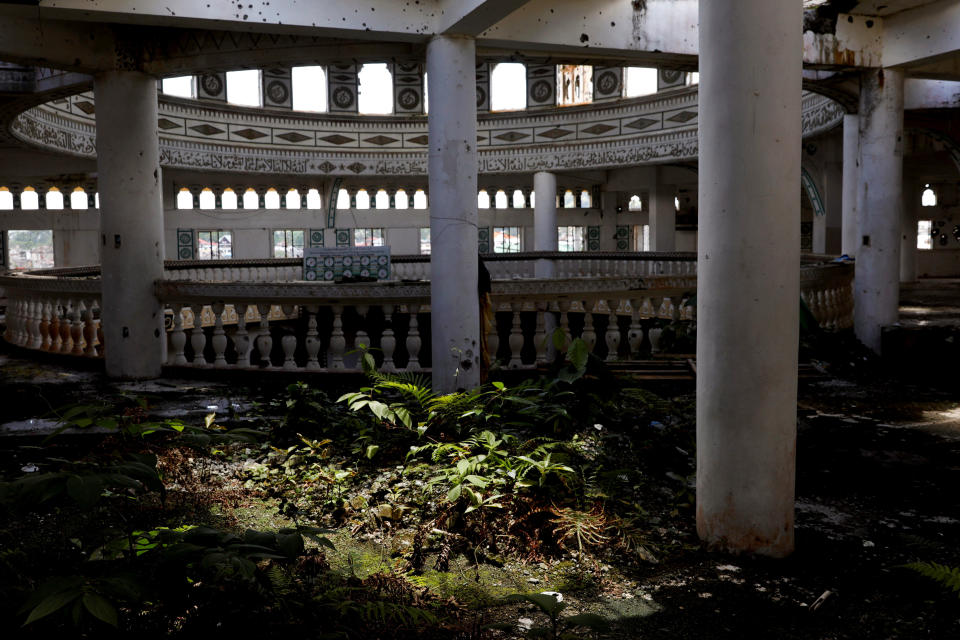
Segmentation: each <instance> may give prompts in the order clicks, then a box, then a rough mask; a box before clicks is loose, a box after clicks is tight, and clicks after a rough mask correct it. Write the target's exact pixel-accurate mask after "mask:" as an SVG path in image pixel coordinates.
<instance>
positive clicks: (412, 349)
mask: <svg viewBox="0 0 960 640" xmlns="http://www.w3.org/2000/svg"><path fill="white" fill-rule="evenodd" d="M407 309H408V310H409V311H410V329H409V330H408V331H407V353H409V354H410V361H409V362H408V363H407V371H420V329H419V324H418V323H417V312H418V311H420V305H418V304H408V305H407Z"/></svg>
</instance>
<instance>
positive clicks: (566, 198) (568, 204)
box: [563, 189, 577, 209]
mask: <svg viewBox="0 0 960 640" xmlns="http://www.w3.org/2000/svg"><path fill="white" fill-rule="evenodd" d="M576 206H577V197H576V196H575V195H573V191H571V190H570V189H567V190H566V191H565V192H564V193H563V208H564V209H573V208H574V207H576Z"/></svg>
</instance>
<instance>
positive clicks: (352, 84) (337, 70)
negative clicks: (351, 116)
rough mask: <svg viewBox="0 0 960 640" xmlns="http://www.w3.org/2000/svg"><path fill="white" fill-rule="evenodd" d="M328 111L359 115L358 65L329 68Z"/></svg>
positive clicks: (339, 65) (340, 65)
mask: <svg viewBox="0 0 960 640" xmlns="http://www.w3.org/2000/svg"><path fill="white" fill-rule="evenodd" d="M327 71H328V72H327V95H328V96H330V100H329V105H328V109H329V111H330V112H331V113H357V90H358V86H359V85H358V83H359V81H358V78H357V65H355V64H334V65H330V66H329V67H328V68H327Z"/></svg>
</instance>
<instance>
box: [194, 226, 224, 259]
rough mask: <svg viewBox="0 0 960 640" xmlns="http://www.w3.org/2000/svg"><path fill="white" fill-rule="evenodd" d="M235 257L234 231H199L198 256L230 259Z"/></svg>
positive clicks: (199, 257) (201, 257) (200, 257)
mask: <svg viewBox="0 0 960 640" xmlns="http://www.w3.org/2000/svg"><path fill="white" fill-rule="evenodd" d="M232 257H233V233H232V232H230V231H223V230H220V229H217V230H210V231H197V258H198V259H200V260H228V259H230V258H232Z"/></svg>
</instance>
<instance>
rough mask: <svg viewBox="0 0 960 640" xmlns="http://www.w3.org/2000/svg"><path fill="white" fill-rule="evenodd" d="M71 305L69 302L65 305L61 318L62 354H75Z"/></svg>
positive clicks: (66, 301)
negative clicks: (71, 329) (71, 326)
mask: <svg viewBox="0 0 960 640" xmlns="http://www.w3.org/2000/svg"><path fill="white" fill-rule="evenodd" d="M71 305H72V303H71V302H70V301H69V300H65V301H64V303H63V316H62V317H61V318H60V353H72V352H73V334H72V333H71V332H70V309H71Z"/></svg>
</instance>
